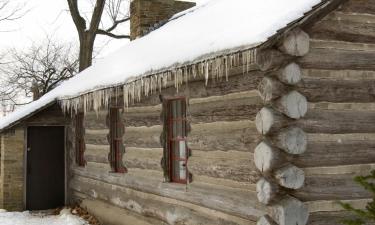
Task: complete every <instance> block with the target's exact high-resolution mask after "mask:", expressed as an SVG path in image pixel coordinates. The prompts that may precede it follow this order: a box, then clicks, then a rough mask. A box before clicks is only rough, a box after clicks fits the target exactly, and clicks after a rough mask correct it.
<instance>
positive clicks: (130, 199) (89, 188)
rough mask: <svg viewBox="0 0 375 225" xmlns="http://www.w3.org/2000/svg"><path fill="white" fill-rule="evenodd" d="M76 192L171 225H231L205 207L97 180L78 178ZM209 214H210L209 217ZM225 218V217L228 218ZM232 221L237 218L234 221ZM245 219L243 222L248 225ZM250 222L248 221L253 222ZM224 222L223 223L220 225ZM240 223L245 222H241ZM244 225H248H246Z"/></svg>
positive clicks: (75, 184) (75, 183) (75, 180)
mask: <svg viewBox="0 0 375 225" xmlns="http://www.w3.org/2000/svg"><path fill="white" fill-rule="evenodd" d="M71 183H72V186H73V189H74V190H77V191H79V192H83V193H89V195H90V196H91V197H92V198H95V199H100V200H104V201H107V202H110V203H111V204H114V205H116V206H118V207H121V208H125V209H128V210H131V211H133V212H137V213H139V214H141V215H143V216H151V217H153V218H156V219H159V220H162V221H164V222H166V223H168V224H171V223H172V224H175V223H181V222H182V221H189V222H188V224H191V225H194V224H202V223H203V224H210V223H219V224H220V223H224V224H225V223H226V222H227V223H229V224H234V223H233V222H231V221H227V220H225V219H224V218H225V217H224V218H223V214H224V213H221V212H218V215H220V217H218V216H216V217H215V216H213V215H215V213H214V212H213V214H211V213H212V211H211V213H209V212H210V211H208V210H207V209H205V208H204V207H201V206H196V205H192V204H188V203H185V202H182V201H178V200H174V199H169V198H165V197H162V196H156V195H152V194H147V193H142V192H139V191H135V190H131V189H128V188H124V187H121V186H117V185H113V184H108V183H105V182H102V181H98V180H93V179H91V178H85V177H75V178H74V179H73V180H72V181H71ZM170 211H173V218H170V217H168V212H170ZM207 212H208V213H207ZM224 215H225V214H224ZM229 218H233V217H230V216H229ZM244 219H245V218H242V221H244ZM249 219H250V218H247V220H249ZM220 221H221V222H220ZM237 221H241V220H240V219H237ZM247 222H249V221H247ZM242 224H244V223H242Z"/></svg>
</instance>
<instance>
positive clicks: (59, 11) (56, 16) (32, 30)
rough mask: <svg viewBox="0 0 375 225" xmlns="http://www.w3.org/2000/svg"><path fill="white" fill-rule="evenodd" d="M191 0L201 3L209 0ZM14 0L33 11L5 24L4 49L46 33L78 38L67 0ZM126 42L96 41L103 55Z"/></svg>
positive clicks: (0, 43)
mask: <svg viewBox="0 0 375 225" xmlns="http://www.w3.org/2000/svg"><path fill="white" fill-rule="evenodd" d="M190 1H195V2H197V3H198V4H201V3H203V2H205V1H207V0H190ZM12 2H13V4H16V3H17V2H18V3H22V2H24V3H26V7H27V8H28V9H29V12H28V13H27V14H26V15H25V16H24V17H23V18H21V19H19V20H17V21H16V22H14V23H7V24H6V25H4V24H2V26H1V27H0V30H1V31H3V32H0V36H1V39H0V40H1V41H0V50H4V49H7V48H13V47H15V48H25V47H27V46H30V45H31V43H32V42H39V41H41V40H42V39H43V38H45V37H46V35H48V36H50V37H53V38H54V39H57V40H62V41H67V42H69V41H77V40H78V37H77V32H76V30H75V27H74V24H73V22H72V19H71V17H70V14H69V12H68V5H67V1H66V0H12ZM78 2H88V0H78ZM81 8H83V10H85V9H86V10H89V7H86V8H85V6H81ZM120 29H121V32H124V31H125V32H128V30H129V24H125V25H123V26H122V27H120ZM4 30H7V32H4ZM108 42H109V43H108ZM126 42H127V40H113V39H108V38H104V37H102V36H100V35H98V39H97V42H96V44H97V47H98V48H99V49H101V56H104V55H106V54H107V53H109V52H111V51H113V50H115V49H117V48H118V47H120V46H121V45H122V44H124V43H126ZM103 46H105V48H103Z"/></svg>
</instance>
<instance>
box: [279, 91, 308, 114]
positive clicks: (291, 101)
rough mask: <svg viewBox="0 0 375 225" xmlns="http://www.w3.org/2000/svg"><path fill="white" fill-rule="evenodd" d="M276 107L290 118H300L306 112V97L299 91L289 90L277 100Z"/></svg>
mask: <svg viewBox="0 0 375 225" xmlns="http://www.w3.org/2000/svg"><path fill="white" fill-rule="evenodd" d="M276 108H277V109H278V110H280V111H281V112H282V113H284V114H285V115H286V116H288V117H290V118H292V119H300V118H302V117H304V116H305V115H306V113H307V99H306V97H305V96H303V95H302V94H300V93H299V92H297V91H291V92H289V93H288V94H286V95H284V96H282V97H281V98H280V99H279V100H278V102H277V103H276Z"/></svg>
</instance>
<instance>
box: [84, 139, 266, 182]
mask: <svg viewBox="0 0 375 225" xmlns="http://www.w3.org/2000/svg"><path fill="white" fill-rule="evenodd" d="M87 147H88V148H87V151H86V153H85V158H86V160H87V161H88V162H96V163H103V164H107V163H108V157H107V155H108V152H109V146H107V145H104V146H96V145H87ZM251 155H252V154H250V153H246V152H239V151H228V152H224V151H198V150H195V151H194V155H193V156H192V157H190V158H189V160H188V168H189V172H191V173H193V175H194V176H196V175H197V176H198V175H199V176H207V177H212V178H223V179H226V180H233V181H238V182H250V183H255V182H256V180H257V179H258V177H259V174H258V172H257V171H256V170H255V166H254V163H253V162H252V158H251ZM162 156H163V149H162V148H132V147H128V148H127V152H126V154H124V155H123V163H124V165H126V167H127V168H129V169H130V168H138V169H147V170H156V171H161V165H160V160H161V158H162Z"/></svg>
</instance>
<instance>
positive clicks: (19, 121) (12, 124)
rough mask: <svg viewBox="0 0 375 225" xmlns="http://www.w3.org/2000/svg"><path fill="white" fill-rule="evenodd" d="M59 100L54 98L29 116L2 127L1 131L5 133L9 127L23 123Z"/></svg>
mask: <svg viewBox="0 0 375 225" xmlns="http://www.w3.org/2000/svg"><path fill="white" fill-rule="evenodd" d="M56 103H57V101H56V100H53V101H52V102H50V103H48V104H46V105H44V106H43V107H40V108H39V109H37V110H35V111H34V112H32V113H30V114H27V116H24V117H22V118H20V119H18V120H16V121H14V122H13V123H11V124H9V125H8V126H5V127H3V128H2V129H0V133H3V132H5V131H7V130H9V129H12V128H13V127H15V126H17V125H18V124H20V123H22V122H23V121H25V120H27V119H29V118H30V117H32V116H34V115H35V114H37V113H39V112H41V111H43V110H45V109H47V108H49V107H51V106H53V105H54V104H56Z"/></svg>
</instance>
